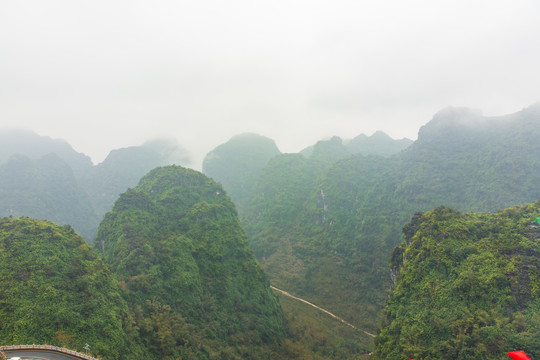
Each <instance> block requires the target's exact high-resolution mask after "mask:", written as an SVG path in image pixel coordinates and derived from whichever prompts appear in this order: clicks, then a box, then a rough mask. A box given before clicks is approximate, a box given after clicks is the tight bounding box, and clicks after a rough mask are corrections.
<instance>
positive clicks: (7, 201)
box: [0, 154, 99, 238]
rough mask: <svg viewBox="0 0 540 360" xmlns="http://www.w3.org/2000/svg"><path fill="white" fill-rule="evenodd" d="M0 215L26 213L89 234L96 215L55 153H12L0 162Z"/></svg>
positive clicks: (70, 171)
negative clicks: (31, 156) (33, 155)
mask: <svg viewBox="0 0 540 360" xmlns="http://www.w3.org/2000/svg"><path fill="white" fill-rule="evenodd" d="M0 216H14V217H18V216H29V217H33V218H37V219H48V220H51V221H54V222H55V223H58V224H70V225H71V226H73V227H74V228H76V229H77V230H78V231H79V233H80V234H81V235H83V236H85V237H87V238H88V237H90V236H93V234H94V233H95V226H96V224H97V223H98V222H99V218H98V216H97V214H96V212H95V211H94V209H93V207H92V204H91V201H90V199H89V197H88V195H87V194H86V192H85V191H84V190H83V189H82V188H81V187H80V186H79V185H78V183H77V180H76V179H75V176H74V174H73V171H72V169H71V168H70V167H69V165H68V164H67V163H66V162H64V161H62V160H61V159H60V158H59V157H58V156H56V155H55V154H49V155H46V156H44V157H42V158H40V159H38V160H31V159H29V158H28V157H26V156H23V155H13V156H12V157H11V158H10V159H9V160H8V161H7V162H6V163H4V164H3V165H0Z"/></svg>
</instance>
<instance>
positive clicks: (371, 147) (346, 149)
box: [300, 131, 413, 162]
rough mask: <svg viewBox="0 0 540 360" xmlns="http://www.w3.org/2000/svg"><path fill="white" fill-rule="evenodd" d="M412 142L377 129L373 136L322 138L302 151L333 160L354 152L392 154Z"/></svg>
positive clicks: (309, 154) (361, 153) (320, 158)
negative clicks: (394, 137)
mask: <svg viewBox="0 0 540 360" xmlns="http://www.w3.org/2000/svg"><path fill="white" fill-rule="evenodd" d="M412 143H413V141H412V140H410V139H401V140H394V139H392V138H391V137H390V136H388V135H386V134H385V133H384V132H382V131H377V132H375V133H374V134H373V135H371V136H367V135H365V134H360V135H358V136H356V137H355V138H353V139H351V140H346V141H344V140H343V139H341V138H340V137H338V136H333V137H332V138H330V139H328V140H321V141H318V142H317V143H316V144H315V145H312V146H308V147H307V148H305V149H304V150H302V151H301V152H300V153H301V154H303V155H304V156H306V157H308V158H318V159H319V160H322V159H326V160H327V161H329V162H332V161H337V160H339V159H341V158H343V157H346V156H349V155H354V154H360V155H381V156H385V157H386V156H391V155H394V154H397V153H399V152H400V151H402V150H404V149H406V148H407V147H408V146H409V145H411V144H412Z"/></svg>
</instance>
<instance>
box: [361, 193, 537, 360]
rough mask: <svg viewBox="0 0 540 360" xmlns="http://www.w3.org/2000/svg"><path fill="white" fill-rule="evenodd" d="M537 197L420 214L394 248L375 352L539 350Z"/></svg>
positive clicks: (463, 355)
mask: <svg viewBox="0 0 540 360" xmlns="http://www.w3.org/2000/svg"><path fill="white" fill-rule="evenodd" d="M539 216H540V201H538V202H536V203H533V204H529V205H525V206H516V207H511V208H509V209H507V210H503V211H499V212H497V213H460V212H457V211H455V210H452V209H450V208H448V207H438V208H436V209H434V210H431V211H429V212H427V213H425V214H421V213H418V214H416V215H415V216H414V217H413V218H412V221H411V222H410V223H409V224H407V225H406V226H405V227H404V228H403V233H404V237H405V240H404V241H403V242H402V244H401V245H400V246H399V247H397V248H395V249H394V250H393V253H392V256H391V266H392V274H393V275H394V279H395V284H394V287H393V289H392V293H391V296H390V298H389V299H388V302H387V304H386V307H385V309H384V324H383V327H382V329H381V331H380V334H379V336H378V337H377V339H376V340H375V343H376V348H375V351H374V354H373V356H372V358H373V359H389V360H391V359H406V358H414V359H418V360H421V359H507V358H508V357H507V355H506V352H508V351H515V350H524V351H525V352H526V353H527V354H528V355H529V356H530V357H531V358H532V359H537V358H539V357H540V298H539V295H540V294H539V292H540V224H538V223H537V222H536V219H537V218H538V217H539Z"/></svg>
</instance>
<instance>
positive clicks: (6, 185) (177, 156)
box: [0, 131, 190, 242]
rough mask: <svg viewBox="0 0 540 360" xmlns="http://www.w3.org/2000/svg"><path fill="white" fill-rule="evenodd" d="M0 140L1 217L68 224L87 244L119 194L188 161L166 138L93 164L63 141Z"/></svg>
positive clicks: (12, 134) (17, 134)
mask: <svg viewBox="0 0 540 360" xmlns="http://www.w3.org/2000/svg"><path fill="white" fill-rule="evenodd" d="M0 139H2V140H3V142H1V143H0V173H1V175H2V176H1V177H0V216H29V217H34V218H39V219H48V220H51V221H54V222H56V223H58V224H70V225H72V226H73V227H74V228H75V230H76V231H77V232H78V233H80V234H81V235H83V236H84V238H85V239H86V241H88V242H91V241H92V240H93V238H94V236H95V234H96V231H97V227H98V224H99V221H100V220H101V218H102V217H103V216H104V215H105V213H106V212H107V211H109V210H110V209H111V208H112V205H113V203H114V201H115V200H116V199H117V198H118V196H119V194H120V193H122V192H123V191H125V190H126V189H127V188H129V187H133V186H135V185H137V182H138V181H139V179H140V178H141V177H142V176H143V175H145V174H146V173H147V172H148V171H150V170H151V169H153V168H155V167H157V166H161V165H168V164H173V163H176V164H188V163H189V162H190V157H189V154H188V152H187V151H186V150H185V149H183V148H182V147H181V146H180V145H179V144H178V143H177V142H176V141H174V140H170V139H158V140H153V141H148V142H146V143H144V144H143V145H141V146H132V147H128V148H124V149H117V150H113V151H111V153H110V154H109V156H108V157H107V158H106V159H105V160H104V161H103V162H101V163H100V164H98V165H93V164H92V163H91V161H90V158H89V157H87V156H86V155H83V154H80V153H77V152H75V151H74V150H73V148H72V147H71V146H70V145H69V144H67V143H66V142H65V141H63V140H52V139H51V138H49V137H46V136H39V135H36V134H35V133H32V132H29V131H5V132H0Z"/></svg>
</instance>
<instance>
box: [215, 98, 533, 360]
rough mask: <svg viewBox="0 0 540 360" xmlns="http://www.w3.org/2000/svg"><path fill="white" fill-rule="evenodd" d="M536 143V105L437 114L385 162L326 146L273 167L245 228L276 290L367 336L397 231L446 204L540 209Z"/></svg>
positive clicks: (332, 143)
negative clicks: (534, 204)
mask: <svg viewBox="0 0 540 360" xmlns="http://www.w3.org/2000/svg"><path fill="white" fill-rule="evenodd" d="M539 138H540V104H537V105H533V106H531V107H529V108H526V109H524V110H522V111H520V112H518V113H515V114H512V115H507V116H500V117H493V118H488V117H484V116H482V115H481V114H479V113H478V112H475V111H471V110H469V109H464V108H447V109H444V110H442V111H440V112H439V113H437V114H436V115H435V116H434V118H433V120H432V121H430V122H429V123H428V124H426V125H425V126H424V127H422V128H421V129H420V131H419V136H418V140H417V141H415V142H414V143H413V144H412V145H410V146H409V147H407V148H406V149H404V150H402V151H401V152H399V153H396V154H394V155H391V156H386V157H383V156H380V155H374V154H370V155H362V154H353V155H350V154H348V153H346V152H344V151H341V150H340V149H342V147H341V146H340V143H341V141H340V140H339V139H330V140H328V141H326V142H322V143H320V144H317V145H316V146H315V148H314V149H313V152H312V154H311V155H310V156H309V157H307V158H306V157H302V156H300V155H294V154H282V155H278V156H276V157H274V158H272V159H271V160H270V161H269V162H268V164H267V166H266V167H265V168H263V170H262V171H261V177H260V178H259V180H258V184H257V186H256V189H257V190H256V192H255V195H254V196H253V198H252V200H251V202H250V204H249V206H248V207H247V208H246V211H240V216H241V220H242V224H243V226H244V227H245V228H246V231H247V233H248V236H249V238H250V243H251V246H252V248H253V249H254V251H255V254H256V256H257V257H258V258H259V260H260V261H261V264H262V266H263V268H264V269H265V271H266V272H267V274H268V275H269V277H270V280H271V282H272V283H273V284H274V285H275V286H277V287H279V288H282V289H284V290H287V291H289V292H292V293H293V294H295V295H297V296H300V297H303V298H305V299H308V300H309V301H311V302H314V303H316V304H318V305H320V306H323V307H324V308H326V309H329V310H330V311H332V312H333V313H335V314H338V315H340V316H342V317H344V318H345V319H346V320H347V321H349V322H351V323H353V324H355V325H357V326H360V327H362V328H364V329H368V330H370V331H371V332H376V330H377V328H378V326H379V323H380V314H381V310H382V308H383V306H384V303H385V300H386V298H387V297H388V293H389V290H390V287H391V280H390V276H389V274H390V268H389V265H388V258H389V256H390V253H391V251H392V249H393V248H394V247H395V246H397V245H399V243H400V241H401V229H402V227H403V225H404V224H405V223H407V221H408V220H409V219H410V218H411V216H412V215H413V214H414V213H415V212H417V211H427V210H430V209H432V208H434V207H437V206H440V205H443V204H444V205H447V206H451V207H453V208H455V209H457V210H459V211H495V210H497V209H500V208H504V207H508V206H512V205H515V204H522V203H526V202H531V201H535V200H537V199H538V198H540V186H538V184H540V143H539V142H538V139H539ZM245 151H249V150H247V149H246V150H245ZM237 174H238V175H237V176H239V177H241V176H242V171H239V172H238V173H237ZM216 179H217V180H219V178H218V177H216ZM225 188H226V187H225ZM239 209H240V210H242V208H239ZM353 356H355V355H354V354H352V355H351V357H353Z"/></svg>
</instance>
